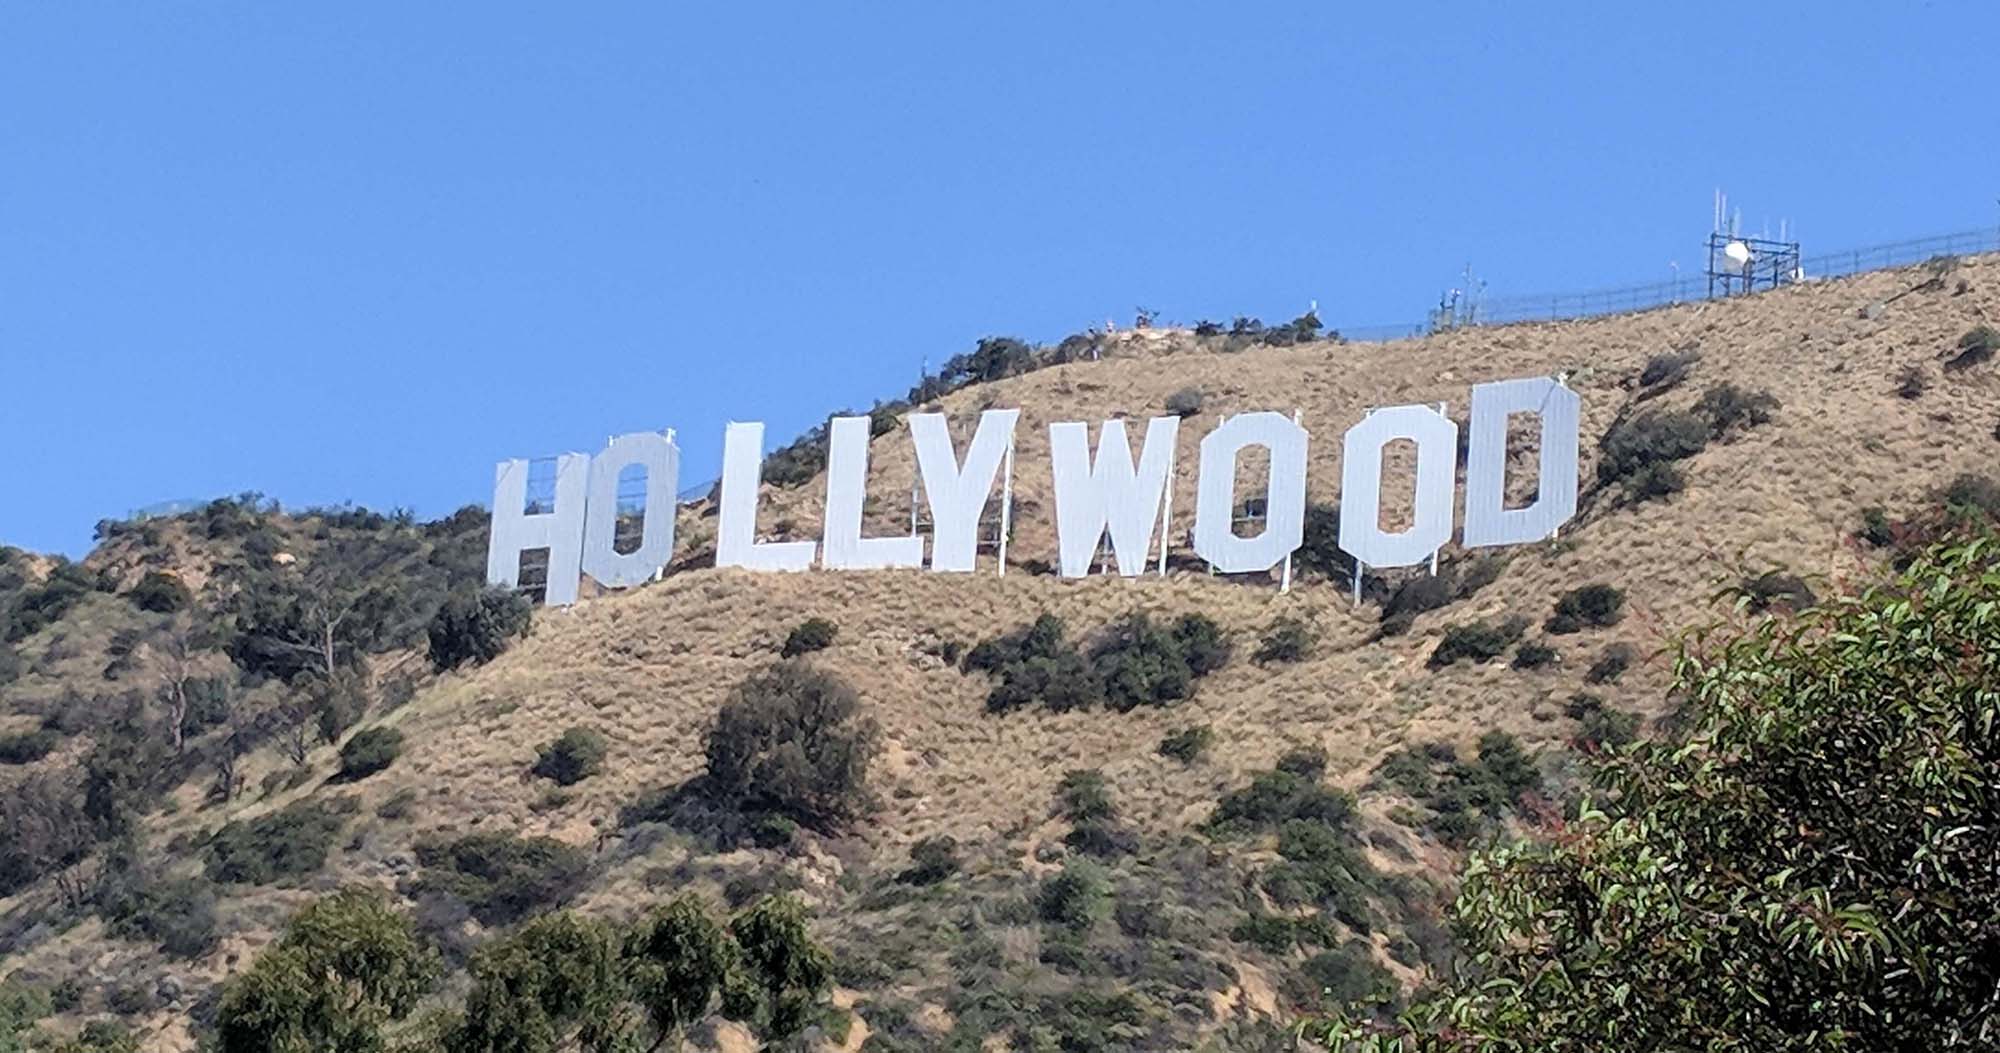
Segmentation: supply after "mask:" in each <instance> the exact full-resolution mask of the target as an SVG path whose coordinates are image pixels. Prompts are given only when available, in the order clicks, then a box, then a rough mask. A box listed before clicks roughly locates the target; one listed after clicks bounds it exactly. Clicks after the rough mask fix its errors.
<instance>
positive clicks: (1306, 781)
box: [1208, 770, 1354, 833]
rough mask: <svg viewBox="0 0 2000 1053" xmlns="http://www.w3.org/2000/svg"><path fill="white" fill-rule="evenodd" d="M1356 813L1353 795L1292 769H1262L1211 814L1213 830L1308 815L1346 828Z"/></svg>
mask: <svg viewBox="0 0 2000 1053" xmlns="http://www.w3.org/2000/svg"><path fill="white" fill-rule="evenodd" d="M1353 817H1354V798H1352V797H1350V796H1348V795H1347V794H1346V793H1344V792H1342V791H1340V790H1336V789H1332V788H1330V787H1326V786H1322V785H1320V783H1319V782H1318V781H1317V780H1315V779H1311V778H1306V777H1302V776H1299V775H1296V774H1294V773H1292V772H1289V771H1279V770H1272V771H1267V772H1261V773H1259V774H1258V775H1256V776H1255V777H1253V778H1252V779H1251V780H1250V785H1248V786H1246V787H1244V788H1242V789H1240V790H1235V791H1232V792H1230V793H1229V794H1226V795H1225V796H1224V797H1223V798H1222V799H1221V800H1220V801H1217V802H1216V804H1215V812H1214V814H1213V815H1211V816H1210V817H1209V820H1208V826H1209V828H1210V829H1212V830H1216V831H1218V832H1222V833H1229V832H1233V831H1239V830H1256V829H1270V828H1275V827H1278V826H1281V825H1283V824H1284V823H1285V822H1287V821H1289V820H1292V819H1307V820H1312V821H1315V822H1320V823H1324V824H1326V825H1327V826H1330V827H1334V828H1336V829H1344V828H1345V827H1346V826H1347V825H1348V824H1349V823H1350V822H1351V821H1352V820H1353Z"/></svg>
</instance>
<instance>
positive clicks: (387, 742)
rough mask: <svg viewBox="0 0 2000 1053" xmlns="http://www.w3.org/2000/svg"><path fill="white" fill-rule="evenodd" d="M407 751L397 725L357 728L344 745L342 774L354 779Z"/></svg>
mask: <svg viewBox="0 0 2000 1053" xmlns="http://www.w3.org/2000/svg"><path fill="white" fill-rule="evenodd" d="M402 755H403V733H402V732H400V731H397V730H396V729H395V728H385V727H379V726H378V727H372V728H366V729H364V730H362V731H358V732H355V734H354V737H353V738H351V739H348V740H347V744H346V745H344V746H342V747H340V772H339V775H338V778H340V779H342V780H343V781H347V782H352V781H354V780H356V779H365V778H367V777H369V776H370V775H373V774H375V773H376V772H378V771H382V770H383V769H385V768H387V767H388V766H389V765H391V764H394V763H395V762H396V758H397V757H400V756H402Z"/></svg>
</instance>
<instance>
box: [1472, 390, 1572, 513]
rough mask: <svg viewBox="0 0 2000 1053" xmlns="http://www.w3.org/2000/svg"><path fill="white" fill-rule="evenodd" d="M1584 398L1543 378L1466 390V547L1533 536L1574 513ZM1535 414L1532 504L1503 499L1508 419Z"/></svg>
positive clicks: (1505, 496)
mask: <svg viewBox="0 0 2000 1053" xmlns="http://www.w3.org/2000/svg"><path fill="white" fill-rule="evenodd" d="M1582 412H1583V400H1582V399H1579V398H1577V395H1576V392H1574V391H1571V390H1570V389H1568V388H1566V387H1564V386H1562V385H1561V384H1559V383H1557V382H1556V381H1555V380H1554V379H1552V378H1549V377H1534V378H1532V379H1528V380H1503V381H1499V382H1498V383H1494V384H1480V385H1477V386H1475V387H1474V388H1473V389H1472V449H1471V450H1470V451H1469V452H1468V453H1467V455H1466V466H1465V546H1466V547H1467V548H1477V547H1480V546H1483V545H1513V544H1519V543H1522V542H1527V541H1540V540H1542V539H1543V538H1545V537H1552V536H1554V535H1555V532H1556V528H1557V527H1560V526H1562V525H1563V524H1564V523H1567V522H1569V520H1570V517H1571V516H1574V515H1576V442H1577V429H1578V420H1579V418H1580V417H1581V416H1582ZM1514 413H1535V414H1539V415H1540V416H1541V418H1542V442H1541V463H1540V465H1539V466H1538V467H1537V468H1536V470H1535V475H1536V487H1535V490H1536V493H1535V503H1534V504H1531V505H1529V506H1528V507H1526V508H1513V509H1510V508H1508V507H1507V506H1506V502H1507V418H1508V416H1509V415H1510V414H1514Z"/></svg>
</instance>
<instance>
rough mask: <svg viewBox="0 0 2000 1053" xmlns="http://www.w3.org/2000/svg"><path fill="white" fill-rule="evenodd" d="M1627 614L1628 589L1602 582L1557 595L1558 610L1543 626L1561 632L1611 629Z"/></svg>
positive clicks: (1554, 631)
mask: <svg viewBox="0 0 2000 1053" xmlns="http://www.w3.org/2000/svg"><path fill="white" fill-rule="evenodd" d="M1624 617H1625V590H1623V589H1620V588H1617V587H1615V586H1611V585H1606V584H1604V583H1602V582H1599V583H1596V584H1592V585H1584V586H1581V587H1579V588H1574V589H1571V590H1569V591H1568V592H1565V593H1563V594H1562V595H1561V596H1559V597H1557V598H1556V609H1555V613H1553V614H1551V615H1549V619H1548V621H1546V622H1544V623H1543V624H1542V628H1544V629H1547V630H1548V631H1549V632H1552V633H1558V634H1567V633H1579V632H1582V631H1583V630H1585V629H1608V628H1610V627H1611V626H1614V625H1617V624H1618V622H1619V620H1620V619H1622V618H1624Z"/></svg>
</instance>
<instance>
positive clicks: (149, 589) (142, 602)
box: [125, 570, 194, 614]
mask: <svg viewBox="0 0 2000 1053" xmlns="http://www.w3.org/2000/svg"><path fill="white" fill-rule="evenodd" d="M125 598H126V599H128V600H131V601H132V603H133V605H134V606H136V607H138V608H139V609H140V610H142V611H153V612H154V613H157V614H172V613H174V612H175V611H182V610H186V609H187V608H188V607H190V606H192V605H193V604H194V594H193V593H191V592H189V591H188V587H187V586H186V585H183V584H181V579H180V578H179V577H178V576H176V575H173V574H168V573H166V572H164V571H158V570H149V571H147V572H146V576H145V577H142V578H140V579H139V582H138V584H136V585H133V586H132V589H131V591H129V592H127V593H126V594H125Z"/></svg>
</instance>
